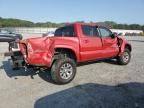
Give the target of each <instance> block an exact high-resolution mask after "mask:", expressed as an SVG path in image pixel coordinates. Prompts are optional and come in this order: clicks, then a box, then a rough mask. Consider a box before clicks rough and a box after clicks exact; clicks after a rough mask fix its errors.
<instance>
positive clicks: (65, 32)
mask: <svg viewBox="0 0 144 108" xmlns="http://www.w3.org/2000/svg"><path fill="white" fill-rule="evenodd" d="M54 36H69V37H73V36H75V32H74V27H73V26H67V27H62V28H60V29H57V30H56V31H55V35H54Z"/></svg>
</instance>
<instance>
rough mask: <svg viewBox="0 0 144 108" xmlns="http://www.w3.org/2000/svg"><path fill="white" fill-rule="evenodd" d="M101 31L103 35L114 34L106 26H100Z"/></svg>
mask: <svg viewBox="0 0 144 108" xmlns="http://www.w3.org/2000/svg"><path fill="white" fill-rule="evenodd" d="M99 31H100V34H101V36H102V37H110V36H111V35H112V32H111V31H110V30H109V29H107V28H105V27H99Z"/></svg>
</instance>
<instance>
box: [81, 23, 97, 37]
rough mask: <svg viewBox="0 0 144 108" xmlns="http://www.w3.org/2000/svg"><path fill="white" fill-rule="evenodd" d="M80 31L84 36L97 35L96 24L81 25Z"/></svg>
mask: <svg viewBox="0 0 144 108" xmlns="http://www.w3.org/2000/svg"><path fill="white" fill-rule="evenodd" d="M81 27H82V32H83V34H84V35H86V36H98V31H97V28H96V26H87V25H82V26H81Z"/></svg>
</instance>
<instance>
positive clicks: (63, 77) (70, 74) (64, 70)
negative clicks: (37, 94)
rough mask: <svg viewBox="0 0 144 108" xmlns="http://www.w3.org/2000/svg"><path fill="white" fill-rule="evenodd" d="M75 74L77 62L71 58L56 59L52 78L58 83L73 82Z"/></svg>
mask: <svg viewBox="0 0 144 108" xmlns="http://www.w3.org/2000/svg"><path fill="white" fill-rule="evenodd" d="M66 66H67V67H66ZM68 68H69V69H68ZM75 74H76V63H75V62H74V60H72V59H70V58H61V59H58V60H56V61H55V62H54V63H53V65H52V68H51V76H52V80H53V81H54V82H55V83H57V84H66V83H69V82H71V81H72V80H73V79H74V77H75Z"/></svg>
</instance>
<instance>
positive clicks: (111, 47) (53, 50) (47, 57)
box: [13, 23, 132, 84]
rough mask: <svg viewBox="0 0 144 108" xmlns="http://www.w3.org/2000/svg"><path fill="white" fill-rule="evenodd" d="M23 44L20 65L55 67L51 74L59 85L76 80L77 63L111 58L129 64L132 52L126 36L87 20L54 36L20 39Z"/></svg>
mask: <svg viewBox="0 0 144 108" xmlns="http://www.w3.org/2000/svg"><path fill="white" fill-rule="evenodd" d="M19 47H20V52H21V55H20V58H21V61H20V62H17V65H20V63H21V65H23V66H26V67H33V68H35V67H37V68H43V69H51V71H50V72H51V77H52V79H53V81H54V82H56V83H57V84H66V83H69V82H70V81H72V80H73V78H74V77H75V74H76V66H77V64H79V63H82V62H89V61H95V60H101V59H108V58H110V59H117V61H118V63H119V64H120V65H127V64H128V63H129V62H130V59H131V51H132V47H131V45H130V44H129V43H128V42H127V40H126V39H124V37H123V36H118V35H116V34H115V33H112V32H111V31H110V30H109V29H108V28H106V27H103V26H98V25H96V24H85V23H73V24H69V25H66V26H64V27H60V28H58V29H57V30H56V31H55V33H54V36H53V37H39V38H29V39H25V40H20V41H19ZM13 56H15V55H13Z"/></svg>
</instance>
